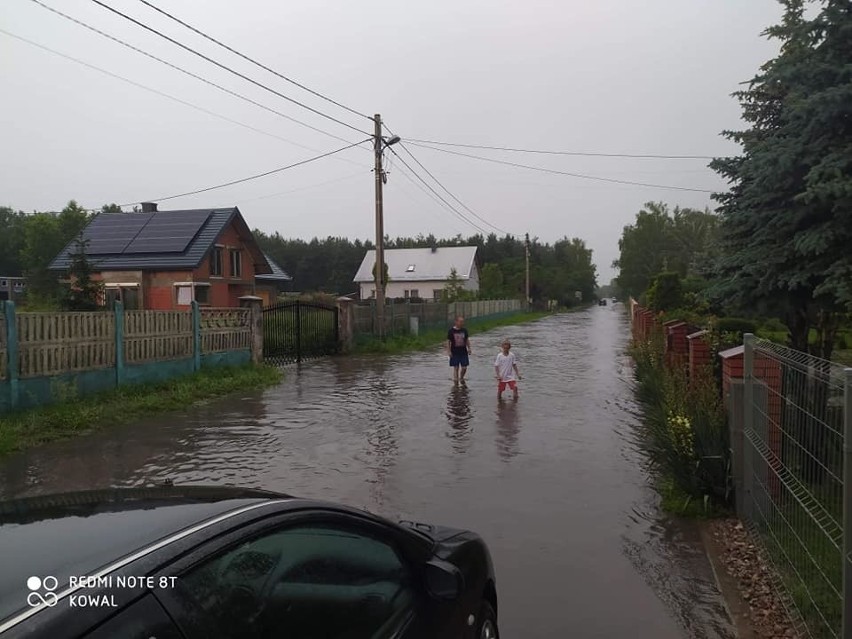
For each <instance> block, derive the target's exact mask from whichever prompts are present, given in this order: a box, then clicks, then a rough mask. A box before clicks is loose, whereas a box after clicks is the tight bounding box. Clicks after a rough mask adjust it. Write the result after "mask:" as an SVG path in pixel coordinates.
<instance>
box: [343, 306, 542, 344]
mask: <svg viewBox="0 0 852 639" xmlns="http://www.w3.org/2000/svg"><path fill="white" fill-rule="evenodd" d="M549 315H552V313H548V312H544V311H541V312H539V311H536V312H531V313H523V312H522V313H515V314H513V315H508V316H506V317H498V318H494V319H483V320H477V318H472V319H470V320H467V321H466V322H465V326H467V327H468V328H470V329H476V331H477V332H479V331H488V330H491V329H494V328H499V327H501V326H511V325H514V324H522V323H524V322H532V321H535V320H538V319H541V318H543V317H547V316H549ZM447 328H449V326H447V327H446V328H435V329H428V330H425V331H423V332H421V333H420V334H419V335H410V334H407V335H395V336H392V337H385V340H384V341H381V340H380V339H378V338H375V337H372V336H361V337H359V338H356V340H355V347H354V349H353V350H354V352H356V353H403V352H406V351H418V350H428V349H431V348H434V347H435V346H437V345H439V344H441V343H442V342H443V341H444V340H445V339H446V338H447ZM471 338H472V339H471V342H472V343H474V345H475V343H476V341H475V340H476V336H475V335H471Z"/></svg>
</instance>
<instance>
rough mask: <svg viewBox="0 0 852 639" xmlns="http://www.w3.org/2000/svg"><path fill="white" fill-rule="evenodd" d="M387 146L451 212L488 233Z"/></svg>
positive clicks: (480, 230)
mask: <svg viewBox="0 0 852 639" xmlns="http://www.w3.org/2000/svg"><path fill="white" fill-rule="evenodd" d="M388 148H389V149H390V151H391V153H393V154H394V155H395V156H396V157H397V159H398V160H399V161H400V162H402V164H403V166H405V168H407V169H408V170H409V171H410V172H411V174H412V175H414V177H416V178H417V179H418V180H420V181H421V182H422V183H423V184H425V185H426V188H428V189H429V190H430V191H432V193H434V194H435V195H436V196H437V197H438V199H439V200H441V202H443V203H444V204H445V205H446V206H447V207H448V208H449V209H450V210H451V211H452V212H453V213H455V214H456V215H457V216H458V217H460V218H461V219H462V220H464V221H465V222H467V223H468V224H470V225H471V226H472V227H473V228H475V229H476V230H478V231H479V232H480V233H484V234H485V235H490V232H489V231H486V230H485V229H484V228H482V227H481V226H479V225H478V224H476V222H473V221H471V220H470V219H469V218H468V217H466V216H465V215H464V213H462V212H461V211H459V210H458V209H457V208H456V207H454V206H453V205H452V204H450V203H449V202H447V200H445V199H444V197H443V196H442V195H441V194H440V193H438V192H437V191H436V190H435V189H434V187H433V186H432V185H431V184H429V183H428V182H427V181H426V180H424V179H423V176H421V175H420V174H419V173H418V172H417V171H415V170H414V169H412V168H411V165H409V164H408V162H406V161H405V158H403V157H402V156H401V155H400V154H399V153H397V152H396V151H395V150H394V149H393V147H388Z"/></svg>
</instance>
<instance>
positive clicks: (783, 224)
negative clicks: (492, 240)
mask: <svg viewBox="0 0 852 639" xmlns="http://www.w3.org/2000/svg"><path fill="white" fill-rule="evenodd" d="M780 4H781V5H782V6H783V8H784V16H783V19H782V21H781V24H779V25H776V26H773V27H770V28H769V29H767V30H766V32H765V33H764V35H765V36H767V37H769V38H772V39H775V40H777V41H779V42H780V45H781V47H780V53H779V54H778V56H777V57H775V58H773V59H772V60H770V61H769V62H767V63H766V64H764V65H763V66H762V67H761V68H760V70H759V71H758V73H757V74H756V75H755V76H754V77H753V78H752V80H751V81H750V82H749V83H748V85H747V87H746V88H744V89H743V90H741V91H738V92H736V93H735V94H734V97H735V98H736V99H737V100H738V101H739V103H740V106H741V109H742V118H743V120H744V122H745V127H744V128H743V129H742V130H740V131H723V132H722V135H723V136H724V137H726V138H727V139H729V140H732V141H734V142H736V143H738V144H739V145H740V146H741V149H742V150H741V153H740V154H739V155H737V156H735V157H724V158H717V159H715V160H713V161H712V162H711V163H710V165H709V166H710V167H711V168H712V169H713V170H715V171H716V172H717V173H718V174H719V175H721V176H722V177H724V178H725V179H726V180H727V182H728V184H729V185H730V186H729V188H728V190H727V191H726V192H724V193H718V194H714V195H713V199H714V200H715V201H716V202H718V208H717V210H716V212H715V213H712V214H711V213H710V212H709V211H705V212H704V213H702V214H700V215H698V214H695V213H694V212H691V211H689V212H687V213H684V211H683V210H679V209H675V212H674V215H672V214H671V213H670V212H669V211H668V208H667V207H666V206H665V205H663V204H659V203H657V204H649V205H646V206H645V208H644V209H643V210H642V211H640V212H639V213H638V214H637V216H636V221H635V223H634V224H632V225H630V226H628V227H625V229H624V232H623V234H622V238H621V241H620V243H619V248H620V257H619V259H618V260H617V261H616V266H618V267H619V268H620V273H619V276H618V278H617V282H618V284H619V285H620V286H621V287H623V288H624V290H625V291H627V292H629V293H630V294H632V295H634V296H638V295H642V294H647V293H648V292H649V291H650V290H651V288H652V286H653V280H654V278H659V277H661V274H662V273H666V274H667V275H666V276H665V277H662V278H661V281H662V280H666V281H667V283H666V284H665V288H666V290H667V291H668V293H666V296H667V298H668V301H667V303H668V304H672V303H676V302H681V301H682V300H681V299H680V298H679V295H680V293H681V292H682V291H680V290H679V287H680V286H681V284H682V283H681V282H679V281H678V282H677V283H676V284H675V283H673V282H674V279H673V277H672V275H671V273H675V272H676V273H677V274H678V276H680V277H683V278H687V277H691V278H692V282H693V284H696V287H695V288H696V289H697V290H698V293H699V295H698V298H697V299H700V301H701V302H703V303H705V304H707V305H709V308H710V309H711V310H712V311H713V312H714V313H718V314H735V315H739V316H741V317H773V318H777V320H779V321H780V322H781V323H783V324H784V325H785V326H786V327H787V329H788V341H789V345H790V346H791V347H792V348H795V349H797V350H800V351H805V352H811V353H812V354H814V355H818V356H819V357H822V358H824V359H829V358H830V356H831V354H832V350H833V348H834V344H835V339H836V336H837V332H838V330H839V329H840V328H841V327H842V326H843V324H844V323H845V322H848V320H849V314H850V312H852V252H850V250H849V247H850V246H852V117H850V108H849V105H850V104H852V82H850V81H849V64H850V61H852V9H850V6H849V3H848V1H847V0H822V1H821V2H820V3H819V11H818V12H817V13H816V15H814V17H812V18H807V17H806V16H805V6H806V4H805V2H804V0H780ZM678 213H679V216H678ZM659 292H660V290H659V287H658V289H657V290H656V291H655V293H659ZM672 293H674V295H672ZM657 302H659V300H657ZM813 333H815V334H816V336H817V337H816V342H815V343H814V342H813V340H812V338H811V336H812V334H813Z"/></svg>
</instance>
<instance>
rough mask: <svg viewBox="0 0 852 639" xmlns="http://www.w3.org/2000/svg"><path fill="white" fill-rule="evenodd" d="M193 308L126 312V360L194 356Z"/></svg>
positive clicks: (132, 362) (130, 361)
mask: <svg viewBox="0 0 852 639" xmlns="http://www.w3.org/2000/svg"><path fill="white" fill-rule="evenodd" d="M192 354H193V330H192V314H191V313H190V312H189V311H125V313H124V361H125V362H126V363H128V364H136V363H142V362H153V361H162V360H169V359H177V358H180V357H192Z"/></svg>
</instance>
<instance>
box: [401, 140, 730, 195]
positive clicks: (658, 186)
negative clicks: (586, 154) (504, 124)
mask: <svg viewBox="0 0 852 639" xmlns="http://www.w3.org/2000/svg"><path fill="white" fill-rule="evenodd" d="M409 144H411V145H412V146H416V147H420V148H423V149H431V150H432V151H440V152H441V153H449V154H450V155H458V156H461V157H465V158H472V159H474V160H481V161H483V162H492V163H494V164H504V165H506V166H513V167H516V168H521V169H529V170H531V171H541V172H542V173H552V174H554V175H567V176H568V177H575V178H580V179H583V180H596V181H598V182H610V183H612V184H626V185H630V186H644V187H649V188H654V189H667V190H671V191H692V192H694V193H715V192H716V191H711V190H709V189H693V188H687V187H683V186H670V185H665V184H648V183H645V182H632V181H630V180H617V179H615V178H606V177H600V176H596V175H584V174H582V173H569V172H568V171H557V170H556V169H546V168H544V167H540V166H530V165H528V164H518V163H517V162H507V161H505V160H495V159H494V158H486V157H482V156H481V155H472V154H470V153H461V152H459V151H450V150H449V149H440V148H437V147H434V146H427V145H425V144H420V143H419V142H409Z"/></svg>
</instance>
